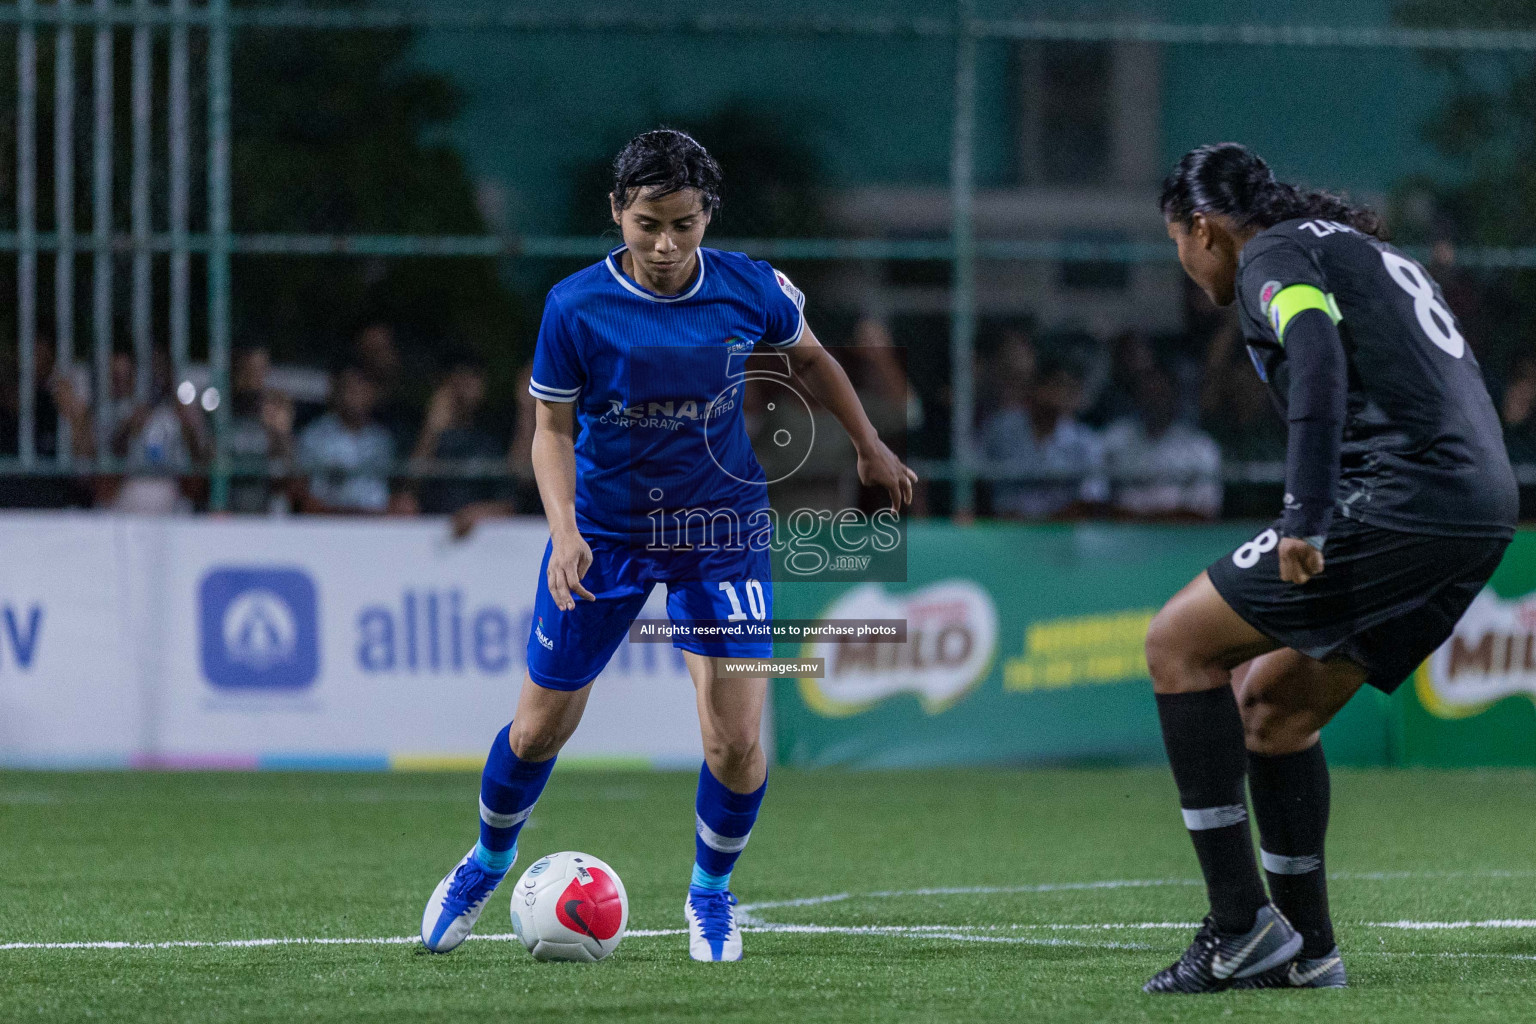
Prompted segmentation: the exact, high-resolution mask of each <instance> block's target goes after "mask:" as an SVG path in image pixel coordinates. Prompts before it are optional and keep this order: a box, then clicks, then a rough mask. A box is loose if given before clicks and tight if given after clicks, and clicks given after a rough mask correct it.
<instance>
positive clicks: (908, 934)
mask: <svg viewBox="0 0 1536 1024" xmlns="http://www.w3.org/2000/svg"><path fill="white" fill-rule="evenodd" d="M1532 874H1536V872H1531V871H1465V872H1462V871H1450V872H1409V871H1403V872H1371V873H1365V874H1351V873H1348V872H1336V873H1331V874H1330V875H1329V877H1330V878H1338V879H1354V880H1365V881H1375V880H1389V879H1390V880H1397V879H1405V878H1409V879H1411V878H1453V877H1476V878H1511V877H1524V876H1527V875H1532ZM1198 884H1200V883H1199V881H1198V880H1197V879H1191V878H1150V879H1111V880H1107V881H1098V882H1050V883H1041V884H1034V885H980V886H947V887H930V888H922V889H882V890H877V891H875V892H866V893H849V892H841V893H830V894H828V895H824V896H808V897H802V898H800V899H791V900H770V901H765V902H761V903H744V904H742V905H741V906H740V907H738V908H737V914H738V915H739V916H740V921H741V925H742V930H743V931H751V932H780V933H789V934H800V935H869V936H894V937H904V938H942V939H949V940H952V941H957V942H1003V943H1017V944H1026V945H1066V946H1084V947H1096V948H1111V949H1145V948H1148V947H1146V946H1144V945H1141V944H1139V943H1123V942H1084V941H1079V940H1072V939H1054V938H1049V939H1048V938H1028V937H1021V936H1009V935H996V934H985V933H988V932H999V931H1145V930H1151V929H1165V930H1188V929H1191V928H1195V927H1198V926H1197V925H1196V924H1195V923H1193V922H1188V921H1127V922H1103V923H1043V924H1011V925H951V924H928V925H818V924H788V923H773V922H768V921H763V920H761V919H760V918H758V917H756V916H755V915H754V911H759V910H771V909H781V908H786V907H811V906H824V905H826V904H829V903H841V902H844V901H847V900H853V899H892V898H898V897H910V896H969V895H994V894H1007V893H1031V892H1034V893H1045V892H1078V891H1085V890H1095V889H1139V888H1150V887H1156V886H1175V885H1178V886H1184V885H1198ZM1356 924H1357V927H1365V928H1384V929H1393V930H1404V931H1445V930H1460V929H1473V928H1476V929H1505V930H1526V929H1536V918H1490V919H1487V920H1482V921H1472V920H1466V921H1409V920H1399V921H1362V922H1357V923H1356ZM626 934H627V935H631V936H634V937H635V938H657V937H663V936H671V935H682V934H684V929H681V928H654V929H640V928H637V929H632V930H630V931H629V932H627V933H626ZM470 938H471V939H474V940H478V941H482V942H507V941H511V940H513V939H515V938H516V936H515V935H513V934H512V933H510V932H504V933H493V934H485V935H471V936H470ZM419 941H420V939H419V938H417V937H416V936H414V935H396V936H384V937H378V938H331V937H314V938H306V937H282V938H264V939H224V940H194V939H178V940H169V941H164V942H125V941H97V942H6V943H0V951H5V950H83V949H114V950H115V949H146V950H149V949H249V948H256V947H265V946H385V945H410V944H413V943H416V942H419ZM1372 955H1383V956H1388V955H1401V956H1408V955H1421V956H1485V957H1503V958H1513V959H1536V956H1525V955H1521V954H1503V953H1465V954H1463V953H1421V954H1410V953H1408V952H1402V953H1394V952H1381V953H1373V954H1372Z"/></svg>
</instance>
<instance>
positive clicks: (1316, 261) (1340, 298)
mask: <svg viewBox="0 0 1536 1024" xmlns="http://www.w3.org/2000/svg"><path fill="white" fill-rule="evenodd" d="M1295 284H1305V285H1312V286H1314V287H1316V288H1318V289H1319V290H1321V291H1322V292H1323V293H1324V294H1325V295H1328V296H1330V305H1331V306H1332V307H1333V310H1334V313H1335V316H1336V317H1337V318H1339V319H1338V329H1339V336H1340V338H1341V340H1342V341H1343V345H1344V354H1345V357H1346V359H1347V361H1348V374H1349V381H1348V403H1347V411H1346V415H1345V422H1344V434H1343V443H1342V446H1341V449H1340V472H1339V487H1338V492H1337V495H1336V498H1335V512H1336V514H1339V515H1343V516H1347V517H1348V518H1350V519H1356V520H1359V521H1361V522H1364V523H1368V524H1371V525H1375V526H1381V527H1385V528H1387V529H1395V530H1404V531H1408V532H1412V533H1432V534H1442V535H1454V536H1511V535H1512V534H1513V532H1514V526H1515V521H1516V518H1517V516H1518V513H1519V496H1518V493H1517V490H1516V486H1515V478H1514V473H1513V472H1512V471H1511V469H1510V465H1509V456H1508V454H1507V453H1506V451H1505V449H1504V435H1503V432H1502V430H1501V429H1500V425H1499V417H1498V413H1497V412H1496V411H1495V410H1494V406H1493V400H1492V399H1491V398H1490V397H1489V395H1488V388H1487V385H1486V384H1485V383H1484V382H1483V374H1482V369H1481V368H1480V367H1479V366H1478V363H1477V360H1476V359H1475V358H1474V357H1473V355H1472V350H1471V348H1470V347H1469V346H1468V345H1467V342H1466V339H1465V338H1464V337H1463V335H1462V333H1461V325H1460V324H1459V323H1458V322H1457V320H1456V317H1455V315H1454V314H1453V313H1452V312H1451V311H1450V308H1449V307H1448V306H1447V305H1446V303H1445V297H1444V296H1443V295H1442V294H1441V292H1440V286H1439V285H1437V284H1436V283H1435V281H1434V279H1433V278H1431V277H1430V276H1429V274H1428V273H1427V272H1426V271H1425V270H1424V268H1423V267H1422V266H1420V265H1419V264H1418V263H1417V262H1416V261H1414V260H1413V259H1411V258H1410V257H1408V256H1406V255H1404V254H1403V253H1402V252H1400V251H1398V250H1397V249H1396V248H1394V247H1393V246H1391V245H1389V244H1387V243H1386V242H1383V241H1381V240H1379V239H1377V238H1373V237H1371V236H1370V235H1366V234H1363V233H1362V232H1359V231H1356V230H1355V229H1354V228H1351V227H1348V226H1347V225H1344V224H1340V223H1336V222H1334V221H1327V220H1288V221H1282V222H1281V223H1279V224H1276V225H1274V226H1273V227H1271V228H1268V229H1266V230H1264V231H1262V232H1260V233H1259V234H1258V235H1256V236H1254V238H1252V239H1251V240H1250V241H1249V242H1248V244H1247V245H1245V246H1244V247H1243V251H1242V253H1241V255H1240V257H1239V259H1238V268H1237V293H1238V304H1239V306H1240V307H1241V309H1242V313H1241V317H1242V325H1243V335H1244V337H1245V338H1246V340H1247V342H1248V351H1249V353H1250V355H1252V357H1253V363H1254V367H1255V368H1256V369H1257V370H1258V372H1259V376H1260V377H1262V378H1263V379H1264V381H1265V383H1266V384H1268V386H1269V389H1270V392H1271V394H1273V395H1274V397H1275V399H1276V401H1277V402H1278V403H1279V405H1280V408H1281V410H1282V412H1283V410H1284V409H1285V407H1286V403H1287V399H1288V397H1289V391H1290V367H1289V365H1288V363H1287V358H1286V351H1285V348H1284V346H1283V345H1282V344H1281V342H1280V340H1279V339H1278V338H1277V335H1276V328H1275V324H1274V323H1273V322H1272V318H1271V313H1272V311H1271V309H1270V304H1271V300H1273V298H1274V297H1275V295H1276V294H1278V293H1279V292H1280V291H1281V290H1283V289H1284V288H1286V287H1288V286H1290V285H1295ZM1274 319H1275V320H1278V315H1276V316H1275V317H1274Z"/></svg>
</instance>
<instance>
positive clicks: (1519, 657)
mask: <svg viewBox="0 0 1536 1024" xmlns="http://www.w3.org/2000/svg"><path fill="white" fill-rule="evenodd" d="M1414 685H1415V688H1416V689H1417V690H1418V694H1419V702H1420V703H1422V704H1423V705H1424V707H1425V708H1427V709H1428V710H1429V711H1430V712H1431V713H1433V714H1435V715H1438V716H1439V717H1441V718H1470V717H1471V716H1472V715H1476V714H1479V713H1480V712H1482V711H1484V710H1486V709H1487V708H1488V707H1489V706H1490V705H1492V704H1493V703H1494V702H1496V701H1498V700H1501V699H1502V698H1504V697H1511V696H1515V695H1517V694H1522V693H1523V694H1527V695H1529V696H1531V697H1532V699H1536V593H1531V594H1527V595H1525V596H1524V597H1522V598H1519V599H1517V600H1514V601H1506V600H1504V599H1503V598H1501V597H1499V596H1498V595H1497V594H1495V593H1494V592H1493V591H1492V590H1489V589H1484V590H1483V592H1482V593H1481V594H1479V595H1477V598H1476V599H1475V600H1474V601H1473V602H1472V604H1471V606H1470V607H1469V608H1468V609H1467V613H1466V614H1465V615H1463V616H1462V617H1461V621H1460V622H1458V623H1456V628H1455V629H1454V630H1453V631H1452V632H1451V637H1450V639H1449V640H1447V641H1446V642H1445V643H1444V644H1442V645H1441V647H1440V649H1439V650H1437V651H1435V653H1434V654H1432V655H1430V656H1429V660H1428V661H1426V662H1425V663H1424V664H1423V665H1422V666H1421V667H1420V668H1419V671H1418V672H1417V673H1416V674H1415V676H1414Z"/></svg>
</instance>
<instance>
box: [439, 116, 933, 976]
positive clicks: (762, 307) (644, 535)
mask: <svg viewBox="0 0 1536 1024" xmlns="http://www.w3.org/2000/svg"><path fill="white" fill-rule="evenodd" d="M609 200H610V204H611V207H612V213H613V220H614V222H615V223H616V224H617V225H618V226H619V229H620V232H621V234H622V236H623V241H624V244H623V245H622V246H620V247H619V248H617V249H615V250H614V251H613V252H611V253H609V254H608V257H607V258H606V259H605V260H603V261H602V262H601V263H597V264H595V265H593V266H591V267H588V268H587V269H585V270H583V271H581V272H579V273H577V274H574V275H572V276H571V277H568V278H566V279H565V280H564V281H562V282H560V283H559V284H558V285H556V286H555V287H554V288H553V289H551V291H550V293H549V297H548V299H547V301H546V304H545V308H544V319H543V322H542V324H541V325H540V328H539V338H538V345H537V349H536V351H535V355H534V364H533V377H532V381H531V382H530V384H529V391H530V392H531V393H532V395H533V397H534V398H536V399H537V400H538V421H537V428H536V430H535V433H534V440H533V465H534V475H535V477H536V478H537V481H538V486H539V494H540V496H541V498H542V499H543V503H544V511H545V515H546V517H547V518H548V520H549V528H550V541H549V545H548V547H547V548H546V550H545V555H544V575H545V579H544V581H543V585H542V586H540V587H539V589H538V593H537V596H536V599H535V605H534V620H533V628H532V630H531V635H530V637H529V639H528V676H527V679H526V680H525V681H524V683H523V687H522V693H521V696H520V697H519V699H518V704H517V712H516V714H515V716H514V718H513V720H512V722H511V723H510V724H509V725H508V726H507V727H506V728H504V729H502V730H501V732H500V733H499V734H497V736H496V739H495V742H494V743H493V744H492V747H491V752H490V755H489V757H488V758H487V759H486V764H485V772H484V775H483V776H482V779H481V785H480V839H479V842H477V843H476V844H475V846H474V848H473V849H472V850H470V851H469V853H468V854H466V855H465V856H464V858H463V859H462V860H461V861H460V862H459V863H458V864H457V865H456V866H455V867H454V869H453V870H452V871H450V872H449V873H448V874H447V876H445V877H444V878H443V880H442V881H441V882H440V883H438V886H437V888H436V890H435V891H434V892H433V893H432V898H431V899H430V900H429V901H428V903H427V907H426V912H425V913H424V914H423V915H422V922H421V941H422V942H423V944H425V945H426V947H427V948H428V949H430V950H433V951H434V952H439V953H445V952H447V951H449V950H451V949H453V948H454V947H456V946H458V945H459V943H461V942H463V941H464V939H465V938H466V937H468V935H469V933H470V931H471V930H472V929H473V928H474V926H475V922H476V920H477V919H478V918H479V916H480V913H481V911H482V910H483V909H484V908H485V905H486V903H487V902H488V900H489V899H490V896H491V893H492V892H494V891H495V889H496V886H497V885H498V884H499V883H500V882H501V880H502V878H504V877H505V876H506V874H507V872H508V870H509V869H510V868H511V866H512V864H513V862H514V861H515V860H516V857H517V835H518V832H519V830H520V829H521V828H522V826H523V823H524V822H525V821H526V820H527V818H528V815H529V814H530V813H531V812H532V810H533V806H534V804H535V803H536V802H537V800H538V798H539V794H540V792H541V791H542V790H543V789H544V784H545V782H546V781H547V780H548V779H549V774H550V770H551V769H552V768H553V767H554V763H555V756H556V754H558V753H559V751H560V748H561V747H562V746H563V745H564V744H565V741H566V740H567V739H569V738H570V736H571V735H572V733H573V732H575V730H576V726H577V724H578V723H579V722H580V721H581V715H582V711H583V709H584V708H585V707H586V703H587V697H588V695H589V693H590V692H591V686H590V684H591V682H592V680H593V678H595V677H596V676H597V674H598V673H599V672H601V671H602V669H603V667H604V665H606V664H607V662H608V659H609V658H610V657H612V655H613V653H614V651H615V650H617V648H618V645H619V644H620V643H621V642H622V641H623V640H624V639H625V636H626V635H627V632H628V629H629V625H630V623H631V622H633V620H634V619H635V617H636V615H637V614H638V613H639V611H640V609H641V607H642V606H643V605H644V604H645V601H646V598H647V596H648V595H649V594H650V591H651V588H652V587H653V586H654V585H655V584H656V583H665V584H666V587H667V613H668V615H669V617H670V618H671V619H672V621H673V622H682V621H691V622H714V623H722V622H739V621H743V620H744V619H746V620H761V621H764V622H767V621H770V620H771V619H772V617H773V581H772V579H771V574H770V567H769V557H768V552H767V550H766V549H765V548H764V547H763V545H762V544H760V543H751V542H745V541H744V540H743V537H742V536H741V534H733V535H732V536H731V538H730V539H729V540H728V541H727V542H725V543H719V542H718V535H717V533H716V532H714V531H716V528H717V526H718V524H720V523H727V524H730V523H734V524H737V525H738V526H739V527H740V529H741V530H742V531H743V532H752V531H753V529H754V527H753V526H752V525H751V524H754V523H761V522H763V521H764V519H763V513H764V512H765V510H766V509H767V507H768V500H767V483H766V478H765V476H764V474H763V471H762V468H761V467H760V466H759V465H758V463H757V459H756V457H755V456H754V455H753V453H752V449H751V446H750V443H749V441H748V438H747V434H746V428H745V423H744V419H743V415H742V402H741V400H740V398H741V388H742V383H741V366H740V357H741V356H744V355H745V354H746V353H747V352H749V351H750V350H751V349H752V347H753V345H754V343H762V344H764V345H767V346H769V347H771V348H773V349H776V350H782V351H783V352H784V353H785V355H786V356H787V357H788V360H789V365H790V367H791V369H792V371H793V373H794V376H795V377H796V378H797V379H798V380H799V381H801V382H803V383H804V385H805V388H806V390H807V391H809V392H810V394H811V395H812V396H813V397H814V398H816V399H817V401H819V402H821V403H822V404H823V405H824V406H826V407H827V409H829V410H830V411H831V412H832V413H833V414H834V415H835V416H836V417H837V419H838V421H839V422H840V423H841V424H842V426H843V428H844V429H846V430H847V431H848V434H849V437H850V438H851V439H852V440H853V443H854V446H855V448H856V450H857V453H858V473H859V479H860V480H861V481H862V482H863V483H864V484H865V485H867V486H872V487H879V488H881V489H883V490H885V491H886V492H887V493H889V495H890V498H891V504H892V507H893V508H895V509H899V508H900V506H901V504H902V503H904V502H910V501H911V499H912V484H913V482H914V481H915V480H916V479H917V477H916V474H914V473H913V472H912V470H910V469H908V468H907V467H906V466H904V465H902V463H901V461H900V460H899V459H898V458H897V457H896V456H895V455H894V454H893V453H892V452H891V450H890V449H889V448H888V447H886V445H885V444H884V443H883V442H882V441H881V440H880V439H879V437H878V436H877V435H876V432H875V429H874V428H873V427H872V426H871V425H870V422H869V419H868V417H867V416H866V415H865V414H864V410H863V407H862V406H861V405H860V403H859V399H858V396H857V395H856V394H855V393H854V390H853V387H852V386H851V385H850V384H849V382H848V378H847V376H846V375H845V374H844V372H843V370H842V368H841V367H840V366H839V365H838V363H837V361H836V360H835V359H833V358H832V357H831V356H830V355H828V354H827V352H826V350H825V349H823V348H822V346H821V344H820V343H819V342H818V341H817V340H816V337H815V335H814V334H812V333H811V330H810V328H808V327H807V326H806V323H805V318H804V315H803V314H802V312H801V307H802V306H803V304H804V297H803V296H802V295H801V294H800V292H799V290H798V289H796V288H795V286H794V285H793V284H791V283H790V282H789V279H788V278H786V277H785V276H784V275H783V274H781V273H778V272H777V271H775V270H774V269H773V268H772V267H770V266H769V265H768V264H766V263H762V262H758V261H755V260H752V259H749V258H748V257H746V256H744V255H742V254H741V253H730V252H721V251H719V250H715V249H706V248H701V246H700V243H701V242H702V241H703V238H704V231H705V229H706V228H707V227H708V226H709V221H710V217H711V216H712V215H713V214H714V212H715V211H716V209H718V207H719V205H720V168H719V166H718V165H717V164H716V163H715V161H714V159H713V158H711V157H710V155H709V154H708V153H707V152H706V151H705V150H704V148H703V147H702V146H700V145H699V143H698V142H696V141H694V139H692V138H691V137H689V136H688V135H686V134H684V133H683V132H679V131H673V130H669V129H661V130H658V131H651V132H646V133H644V134H642V135H640V136H637V137H636V138H635V139H633V140H632V141H631V142H630V143H629V144H628V145H627V146H625V147H624V149H623V151H621V152H620V153H619V155H618V157H617V158H616V159H615V160H614V184H613V192H612V193H611V195H610V196H609ZM733 356H735V357H737V358H736V359H734V360H733V359H732V357H733ZM689 512H692V513H695V514H693V515H687V514H686V513H689ZM659 521H665V522H668V523H671V524H673V526H674V527H676V525H677V524H684V528H683V529H682V531H681V533H678V532H677V530H676V529H674V530H673V531H672V534H673V535H672V536H670V537H664V542H662V543H657V537H658V532H657V530H656V524H657V522H659ZM706 526H707V527H708V529H709V530H710V531H711V532H710V533H709V534H708V535H707V536H706V535H705V533H704V528H705V527H706ZM665 533H666V531H663V534H665ZM706 541H707V542H706ZM675 645H676V646H678V647H680V648H682V650H683V652H684V654H683V656H684V659H685V660H686V661H687V664H688V671H689V674H690V675H691V676H692V677H693V682H694V686H695V688H696V690H697V693H698V709H699V729H700V733H701V735H702V737H703V745H704V764H703V765H702V766H701V767H700V769H699V787H698V797H697V800H696V804H695V811H696V815H695V851H696V858H695V862H694V865H693V874H692V878H691V881H690V884H689V887H688V897H687V900H686V903H685V908H684V910H685V917H686V919H687V922H688V934H689V942H688V951H689V954H690V955H691V956H692V957H693V958H694V959H695V960H711V961H720V960H739V959H740V958H741V931H740V929H739V927H738V926H737V924H736V920H735V914H734V912H733V910H732V908H733V907H734V905H735V903H736V898H735V897H734V896H733V895H732V894H731V892H730V887H729V886H730V878H731V871H732V868H733V867H734V865H735V862H736V859H737V857H738V856H740V854H741V851H742V849H743V848H744V847H745V846H746V844H747V839H748V836H749V835H750V833H751V831H752V825H753V822H754V821H755V820H756V818H757V812H758V807H759V805H760V804H761V803H762V799H763V794H764V792H765V790H766V789H767V775H768V769H767V761H766V758H765V755H764V752H763V750H762V747H761V744H760V743H759V740H758V735H759V727H760V722H761V718H762V711H763V701H764V699H765V697H766V695H767V688H768V681H767V679H766V678H764V677H757V678H751V677H740V676H733V677H731V678H724V677H722V676H721V675H719V674H718V672H717V669H716V665H715V663H714V661H713V660H712V659H713V658H714V657H722V656H727V657H769V656H771V654H772V651H773V645H772V642H771V641H768V640H761V639H751V640H743V639H726V640H710V641H700V640H697V639H693V638H689V639H684V640H679V641H677V642H676V644H675Z"/></svg>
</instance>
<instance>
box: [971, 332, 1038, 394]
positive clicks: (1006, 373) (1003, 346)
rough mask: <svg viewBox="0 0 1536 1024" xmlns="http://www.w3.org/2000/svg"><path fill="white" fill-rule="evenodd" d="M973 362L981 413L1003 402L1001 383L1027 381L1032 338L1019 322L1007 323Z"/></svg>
mask: <svg viewBox="0 0 1536 1024" xmlns="http://www.w3.org/2000/svg"><path fill="white" fill-rule="evenodd" d="M996 339H997V340H996V344H995V345H992V346H987V350H986V352H985V353H984V354H983V355H982V356H981V358H979V359H978V360H977V361H976V388H975V392H976V399H975V400H976V408H977V409H978V410H979V411H982V412H983V413H984V412H986V411H987V410H991V409H996V408H998V407H999V406H1000V405H1002V402H1003V396H1002V389H1003V386H1004V382H1014V383H1017V382H1018V381H1023V380H1029V379H1030V378H1032V377H1033V376H1034V375H1035V359H1036V350H1035V341H1034V338H1033V336H1032V335H1031V334H1030V331H1029V328H1028V327H1027V326H1025V325H1024V324H1022V323H1016V322H1012V323H1008V324H1006V325H1005V326H1004V327H1003V328H1002V329H1001V330H1000V331H998V333H997V335H996Z"/></svg>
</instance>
